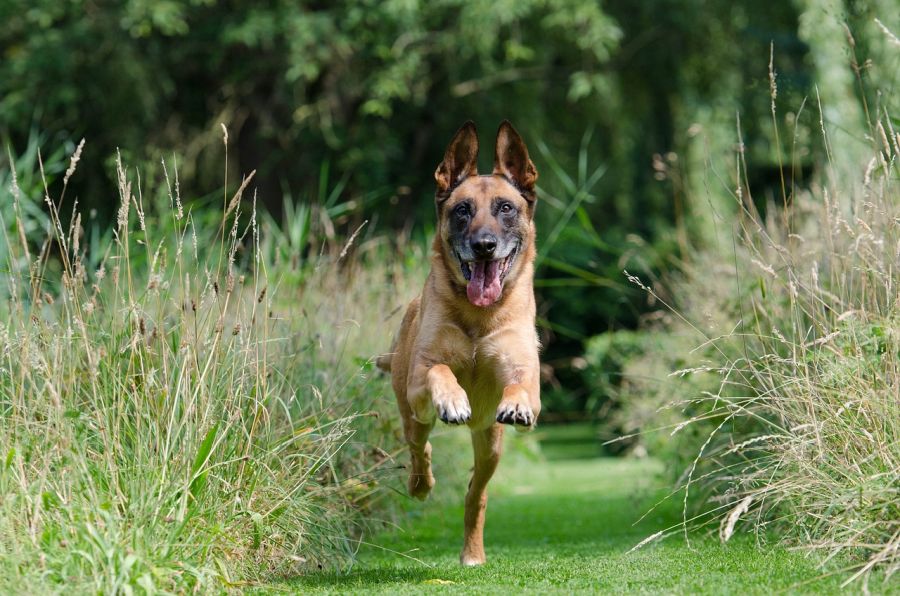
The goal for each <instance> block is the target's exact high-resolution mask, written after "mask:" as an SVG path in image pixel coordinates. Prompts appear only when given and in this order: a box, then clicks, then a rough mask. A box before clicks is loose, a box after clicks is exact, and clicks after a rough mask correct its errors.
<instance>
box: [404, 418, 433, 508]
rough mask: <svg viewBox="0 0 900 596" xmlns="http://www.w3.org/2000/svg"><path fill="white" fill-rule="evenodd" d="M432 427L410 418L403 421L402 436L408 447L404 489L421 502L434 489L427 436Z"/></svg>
mask: <svg viewBox="0 0 900 596" xmlns="http://www.w3.org/2000/svg"><path fill="white" fill-rule="evenodd" d="M431 427H432V425H430V424H422V423H421V422H419V421H417V420H415V419H413V417H412V416H410V417H409V418H405V419H404V420H403V434H404V435H405V436H406V443H407V445H409V454H410V463H411V464H412V469H411V470H410V471H409V480H408V481H407V484H406V488H407V490H408V491H409V494H410V496H412V497H415V498H417V499H419V500H421V501H424V500H425V499H427V498H428V495H429V494H430V493H431V489H432V488H434V474H432V473H431V443H430V442H429V441H428V434H429V433H430V432H431Z"/></svg>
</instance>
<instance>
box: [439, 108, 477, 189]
mask: <svg viewBox="0 0 900 596" xmlns="http://www.w3.org/2000/svg"><path fill="white" fill-rule="evenodd" d="M477 174H478V134H477V133H476V132H475V123H474V122H472V121H471V120H469V121H468V122H466V123H465V124H463V125H462V128H460V129H459V130H458V131H456V134H455V135H454V136H453V140H452V141H450V144H449V145H447V151H446V152H445V153H444V161H442V162H441V163H440V164H439V165H438V167H437V169H436V170H435V171H434V181H435V182H437V188H438V194H441V193H448V192H449V191H451V190H452V189H453V188H454V187H456V185H457V184H459V183H460V182H462V180H463V179H465V178H467V177H469V176H476V175H477Z"/></svg>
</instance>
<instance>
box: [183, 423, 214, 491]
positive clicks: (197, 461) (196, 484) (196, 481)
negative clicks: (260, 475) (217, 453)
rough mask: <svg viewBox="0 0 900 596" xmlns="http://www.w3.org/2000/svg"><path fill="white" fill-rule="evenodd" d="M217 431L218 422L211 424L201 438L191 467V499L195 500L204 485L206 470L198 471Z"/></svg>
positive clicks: (204, 463)
mask: <svg viewBox="0 0 900 596" xmlns="http://www.w3.org/2000/svg"><path fill="white" fill-rule="evenodd" d="M218 431H219V423H218V422H217V423H216V424H214V425H213V427H212V428H211V429H209V430H208V431H207V432H206V436H205V437H204V438H203V442H202V443H200V449H198V450H197V455H196V457H194V465H193V466H192V468H191V477H192V478H193V480H191V488H190V492H191V497H192V498H193V500H196V499H197V498H198V497H199V495H200V493H201V492H202V491H203V488H204V487H205V486H206V472H207V471H206V470H203V471H202V472H201V471H200V470H201V469H202V468H203V466H204V465H206V462H207V460H208V459H209V454H210V451H212V446H213V442H214V441H215V440H216V433H218Z"/></svg>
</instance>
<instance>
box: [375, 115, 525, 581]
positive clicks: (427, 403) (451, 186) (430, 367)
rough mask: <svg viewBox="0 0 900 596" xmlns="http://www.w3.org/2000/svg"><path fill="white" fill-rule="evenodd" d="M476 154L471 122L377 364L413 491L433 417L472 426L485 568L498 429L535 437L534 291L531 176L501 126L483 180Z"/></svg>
mask: <svg viewBox="0 0 900 596" xmlns="http://www.w3.org/2000/svg"><path fill="white" fill-rule="evenodd" d="M477 159H478V136H477V134H476V130H475V125H474V124H473V123H472V122H471V121H470V122H466V123H465V124H464V125H463V126H462V128H460V129H459V131H458V132H457V133H456V135H455V136H454V137H453V139H452V140H451V141H450V144H449V145H448V147H447V150H446V152H445V153H444V159H443V160H442V161H441V163H440V164H439V165H438V167H437V170H436V171H435V173H434V179H435V182H436V184H437V191H436V193H435V206H436V209H437V220H438V228H437V233H436V234H435V238H434V243H433V245H432V252H433V254H432V256H431V272H430V273H429V275H428V278H427V280H426V281H425V287H424V289H423V290H422V293H421V295H420V296H419V297H417V298H415V299H414V300H413V301H412V302H411V303H410V304H409V306H408V307H407V309H406V314H405V315H404V317H403V321H402V323H401V325H400V330H399V332H398V333H397V334H396V336H395V338H394V344H393V346H392V348H391V351H390V353H388V354H385V355H383V356H381V357H379V358H378V359H377V361H376V362H377V364H378V366H379V368H381V369H382V370H385V371H387V372H390V373H391V376H392V379H391V380H392V386H393V389H394V393H395V395H396V398H397V404H398V406H399V408H400V414H401V416H402V418H403V431H404V436H405V438H406V442H407V444H408V445H409V451H410V456H411V468H410V474H409V482H408V487H407V488H408V490H409V494H410V495H411V496H413V497H416V498H418V499H421V500H424V499H426V498H427V497H428V495H429V493H430V492H431V489H432V488H433V487H434V483H435V480H434V475H433V474H432V472H431V444H430V443H429V442H428V434H429V433H430V432H431V429H432V428H433V427H434V424H435V421H436V419H437V418H440V419H441V421H443V422H444V423H446V424H455V425H466V426H468V427H469V430H470V431H471V435H472V448H473V451H474V456H475V466H474V471H473V473H472V478H471V480H470V482H469V489H468V492H467V493H466V501H465V536H464V541H463V548H462V552H461V554H460V562H461V563H462V564H463V565H480V564H482V563H484V562H485V554H484V538H483V536H484V519H485V511H486V508H487V484H488V481H489V480H490V479H491V476H493V474H494V471H495V470H496V468H497V464H498V463H499V461H500V455H501V450H502V442H503V429H504V425H514V426H515V427H516V428H517V429H518V430H523V431H527V430H531V429H532V428H534V425H535V423H536V422H537V418H538V415H539V414H540V411H541V400H540V363H539V360H538V350H539V345H538V336H537V330H536V328H535V300H534V286H533V279H534V257H535V226H534V209H535V202H536V199H537V196H536V194H535V182H536V181H537V177H538V173H537V170H536V169H535V167H534V163H532V161H531V159H530V158H529V156H528V149H527V147H526V146H525V142H524V141H523V140H522V137H521V136H519V133H517V132H516V130H515V129H514V128H513V127H512V125H511V124H510V123H509V122H508V121H504V122H503V123H502V124H501V125H500V128H499V130H498V132H497V141H496V147H495V152H494V169H493V172H491V173H490V174H488V175H479V174H478V168H477Z"/></svg>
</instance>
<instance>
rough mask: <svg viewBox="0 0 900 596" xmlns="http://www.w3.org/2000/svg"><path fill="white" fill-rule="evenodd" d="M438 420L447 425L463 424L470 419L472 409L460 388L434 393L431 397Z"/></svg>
mask: <svg viewBox="0 0 900 596" xmlns="http://www.w3.org/2000/svg"><path fill="white" fill-rule="evenodd" d="M431 399H432V401H433V402H434V409H435V410H436V411H437V415H438V418H440V419H441V420H443V421H444V422H446V423H447V424H465V423H466V422H468V421H469V420H471V418H472V407H471V406H470V405H469V398H468V396H466V392H465V391H463V389H462V387H460V386H458V385H457V386H456V387H451V388H449V389H444V390H441V391H435V392H434V393H433V394H432V396H431Z"/></svg>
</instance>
